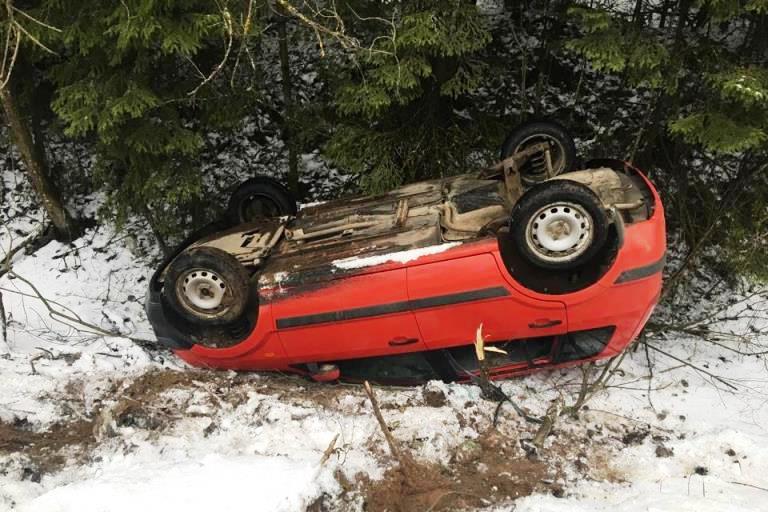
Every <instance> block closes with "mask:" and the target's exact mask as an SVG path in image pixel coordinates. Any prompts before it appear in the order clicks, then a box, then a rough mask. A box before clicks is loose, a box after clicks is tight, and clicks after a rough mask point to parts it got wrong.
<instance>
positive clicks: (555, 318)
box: [407, 253, 568, 349]
mask: <svg viewBox="0 0 768 512" xmlns="http://www.w3.org/2000/svg"><path fill="white" fill-rule="evenodd" d="M407 279H408V295H409V297H410V300H411V305H412V308H413V311H414V315H415V316H416V321H417V322H418V325H419V330H420V332H421V334H422V336H423V338H424V343H425V344H426V345H427V347H428V348H429V349H442V348H449V347H454V346H458V345H465V344H467V343H471V342H472V341H473V340H474V339H475V332H476V331H477V328H478V326H480V324H482V325H483V334H484V335H485V339H486V341H487V342H494V341H508V340H516V339H527V338H535V337H542V336H552V335H556V334H562V333H565V332H567V329H568V325H567V319H566V312H565V305H564V304H563V303H562V302H559V301H557V300H552V301H548V300H536V299H532V298H529V297H527V296H525V295H523V294H521V293H519V292H517V291H516V290H514V289H513V288H512V287H511V286H509V284H508V283H506V281H505V280H504V277H503V276H502V274H501V272H500V270H499V268H498V265H497V264H496V261H495V259H494V258H493V256H492V255H491V254H490V253H482V254H475V255H471V256H466V257H461V258H455V259H450V260H443V261H438V262H435V263H428V264H424V265H418V266H413V267H410V268H408V276H407Z"/></svg>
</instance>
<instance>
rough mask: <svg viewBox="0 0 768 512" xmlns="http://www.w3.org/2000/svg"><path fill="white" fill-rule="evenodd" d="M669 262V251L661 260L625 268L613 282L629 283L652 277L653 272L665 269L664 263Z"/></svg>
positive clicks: (656, 272)
mask: <svg viewBox="0 0 768 512" xmlns="http://www.w3.org/2000/svg"><path fill="white" fill-rule="evenodd" d="M666 263H667V253H664V255H663V256H662V257H661V259H660V260H659V261H656V262H654V263H651V264H650V265H646V266H644V267H637V268H633V269H630V270H625V271H624V272H622V273H621V274H619V277H617V278H616V281H614V283H613V284H621V283H627V282H629V281H636V280H637V279H643V278H645V277H650V276H652V275H653V274H658V273H659V272H661V271H662V270H664V265H665V264H666Z"/></svg>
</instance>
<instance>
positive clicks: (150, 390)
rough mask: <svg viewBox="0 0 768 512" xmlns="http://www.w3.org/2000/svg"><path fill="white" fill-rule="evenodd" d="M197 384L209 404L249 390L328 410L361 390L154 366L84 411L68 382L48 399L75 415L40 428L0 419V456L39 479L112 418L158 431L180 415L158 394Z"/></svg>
mask: <svg viewBox="0 0 768 512" xmlns="http://www.w3.org/2000/svg"><path fill="white" fill-rule="evenodd" d="M201 384H202V385H204V386H205V388H206V389H207V390H209V391H210V392H211V395H212V396H211V403H212V405H213V406H214V407H216V406H218V405H219V402H220V401H221V402H226V403H228V404H231V405H233V406H237V405H239V404H241V403H242V402H244V401H245V400H247V398H248V392H249V391H257V392H259V393H263V394H268V395H275V396H277V397H279V398H283V397H284V398H285V399H287V400H293V401H302V400H311V401H312V402H313V403H316V404H318V405H320V406H323V407H328V408H338V400H339V398H340V397H341V396H343V395H348V394H356V393H360V394H362V391H361V390H360V389H355V388H350V387H349V386H329V385H324V384H316V383H312V382H307V381H304V380H302V379H301V378H297V377H293V376H290V377H286V376H280V375H274V376H270V378H268V379H261V378H258V377H254V375H253V374H247V373H242V374H234V375H233V374H231V373H227V372H212V371H194V370H188V371H171V370H157V371H150V372H147V373H145V374H143V375H141V376H139V377H136V378H128V379H121V380H116V381H114V382H112V384H111V386H109V388H108V389H107V390H106V392H105V394H104V395H103V396H102V397H101V399H100V400H98V401H97V403H98V404H99V405H97V406H96V407H95V408H94V410H92V411H90V413H89V414H87V415H86V412H85V411H83V410H82V389H83V385H82V382H78V381H72V382H69V383H67V385H66V386H65V387H64V392H63V393H62V394H60V395H56V396H49V397H47V398H48V399H49V400H57V401H59V402H61V403H62V405H63V408H64V409H65V410H69V411H70V414H68V415H67V416H70V417H72V418H76V419H71V420H70V421H61V422H58V423H55V424H53V425H51V426H49V427H48V428H47V429H46V430H44V431H39V430H36V429H35V428H34V427H33V425H30V424H28V423H27V422H26V421H16V422H11V423H4V422H0V455H7V454H13V453H20V454H22V455H23V456H24V457H25V458H26V459H27V460H28V462H29V464H28V466H29V469H28V470H29V472H30V474H31V475H33V476H32V478H39V476H40V475H42V474H46V473H51V472H54V471H57V470H59V469H61V468H62V466H63V465H64V463H65V462H66V461H67V460H68V459H69V458H74V459H75V460H84V459H85V458H86V457H87V455H88V453H90V450H91V449H93V447H94V446H96V445H97V444H98V443H99V442H100V441H101V439H102V438H103V437H105V436H107V437H108V436H110V435H113V434H114V432H112V431H111V430H112V429H111V425H110V423H111V421H114V422H115V424H116V425H117V426H118V427H126V426H133V427H137V428H142V429H146V430H149V431H161V430H162V429H163V428H165V427H166V426H168V425H169V424H171V423H172V422H173V421H174V420H175V419H177V418H178V417H179V411H178V409H177V408H176V407H172V406H167V404H165V403H163V401H162V400H161V395H162V393H164V392H165V391H168V390H171V389H182V390H183V389H199V388H200V385H201ZM104 404H109V405H104Z"/></svg>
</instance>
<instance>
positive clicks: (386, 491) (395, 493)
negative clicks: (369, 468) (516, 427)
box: [360, 431, 562, 512]
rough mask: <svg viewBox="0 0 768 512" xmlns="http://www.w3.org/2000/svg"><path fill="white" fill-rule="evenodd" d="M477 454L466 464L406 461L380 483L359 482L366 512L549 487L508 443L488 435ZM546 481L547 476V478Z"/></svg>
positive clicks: (438, 506) (464, 503) (498, 497)
mask: <svg viewBox="0 0 768 512" xmlns="http://www.w3.org/2000/svg"><path fill="white" fill-rule="evenodd" d="M478 442H479V444H480V446H481V448H482V450H481V452H480V454H479V457H478V458H477V459H476V460H474V461H471V462H466V461H462V462H459V461H457V460H455V459H454V460H452V461H451V462H450V463H449V464H447V465H445V466H441V465H438V464H432V463H424V462H419V461H415V460H413V459H410V458H407V459H405V461H404V465H403V466H402V467H401V466H399V465H398V466H396V467H393V468H390V469H389V470H387V472H386V473H385V475H384V478H383V479H381V480H376V481H370V480H368V479H366V478H363V479H361V482H360V484H361V492H362V494H363V496H364V498H365V510H366V511H367V512H384V511H389V512H423V511H425V510H430V511H440V510H443V511H445V510H456V509H462V508H471V507H482V506H486V505H488V504H489V503H499V502H501V501H506V500H510V499H516V498H519V497H522V496H528V495H530V494H532V493H534V492H542V491H547V490H549V491H551V492H553V493H555V494H558V493H559V492H562V490H561V489H559V488H556V486H552V485H551V484H548V483H547V482H551V477H550V476H549V470H548V468H547V465H546V464H545V463H544V462H541V461H532V460H528V459H527V458H525V457H524V456H522V455H521V451H520V450H519V448H517V447H515V446H514V441H513V440H510V439H508V438H505V437H504V436H501V435H500V434H498V433H497V432H496V431H489V432H487V433H485V434H484V435H482V436H481V437H480V439H479V440H478ZM548 477H549V478H548Z"/></svg>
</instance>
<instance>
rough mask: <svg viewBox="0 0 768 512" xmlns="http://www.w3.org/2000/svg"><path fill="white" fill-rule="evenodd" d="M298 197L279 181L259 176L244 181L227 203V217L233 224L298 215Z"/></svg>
mask: <svg viewBox="0 0 768 512" xmlns="http://www.w3.org/2000/svg"><path fill="white" fill-rule="evenodd" d="M297 211H298V208H297V206H296V199H295V198H294V197H293V196H292V195H291V193H290V192H289V191H288V189H287V188H285V187H284V186H283V185H282V184H281V183H280V182H279V181H277V180H274V179H272V178H268V177H266V176H257V177H255V178H251V179H249V180H247V181H244V182H243V183H241V184H240V186H238V187H237V190H235V192H234V193H233V194H232V196H231V197H230V199H229V204H228V205H227V219H228V220H229V222H231V223H232V224H233V225H238V224H243V223H245V222H254V221H257V220H259V219H261V218H272V217H282V216H285V215H296V212H297Z"/></svg>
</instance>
